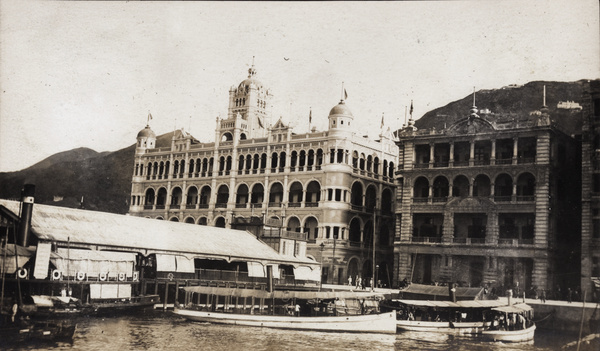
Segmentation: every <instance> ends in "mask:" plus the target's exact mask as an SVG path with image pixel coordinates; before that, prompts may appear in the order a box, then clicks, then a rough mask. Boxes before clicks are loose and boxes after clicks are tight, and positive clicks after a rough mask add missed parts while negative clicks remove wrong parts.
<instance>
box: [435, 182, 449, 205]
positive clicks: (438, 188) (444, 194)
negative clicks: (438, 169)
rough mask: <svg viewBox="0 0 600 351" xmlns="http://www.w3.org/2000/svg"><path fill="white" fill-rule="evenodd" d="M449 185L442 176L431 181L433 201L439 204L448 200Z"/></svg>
mask: <svg viewBox="0 0 600 351" xmlns="http://www.w3.org/2000/svg"><path fill="white" fill-rule="evenodd" d="M449 189H450V185H449V183H448V179H446V177H444V176H438V177H436V178H435V179H434V180H433V201H437V202H441V201H446V200H447V199H448V194H449Z"/></svg>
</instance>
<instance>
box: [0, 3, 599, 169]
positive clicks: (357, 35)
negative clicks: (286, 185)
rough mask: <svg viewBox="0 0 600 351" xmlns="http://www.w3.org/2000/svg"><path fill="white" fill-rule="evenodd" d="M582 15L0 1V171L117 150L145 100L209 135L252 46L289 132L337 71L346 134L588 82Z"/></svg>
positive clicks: (163, 115) (168, 121)
mask: <svg viewBox="0 0 600 351" xmlns="http://www.w3.org/2000/svg"><path fill="white" fill-rule="evenodd" d="M598 15H599V10H598V1H597V0H568V1H562V0H552V1H464V2H463V1H435V2H427V1H416V2H369V3H363V2H291V3H290V2H204V1H202V2H158V1H153V2H136V1H132V2H119V1H108V2H86V1H77V2H70V1H69V2H63V1H12V0H2V1H1V2H0V29H1V32H0V88H1V90H0V171H14V170H19V169H22V168H25V167H28V166H30V165H32V164H34V163H36V162H38V161H40V160H42V159H44V158H46V157H48V156H50V155H52V154H55V153H57V152H61V151H66V150H70V149H73V148H77V147H82V146H83V147H89V148H92V149H94V150H96V151H115V150H118V149H121V148H123V147H126V146H129V145H131V144H133V143H134V142H135V137H136V135H137V132H138V131H139V130H140V129H142V128H143V127H144V126H145V124H146V118H147V116H148V112H149V111H150V112H151V113H152V116H153V120H152V121H151V122H150V124H151V127H152V128H153V129H154V131H155V132H156V133H157V134H162V133H166V132H169V131H172V130H173V129H174V128H182V127H183V128H185V130H188V131H190V132H191V133H192V134H193V135H194V136H195V137H196V138H198V139H200V140H201V141H205V142H209V141H213V140H214V128H215V118H216V117H217V116H219V115H221V116H226V115H227V103H228V90H229V88H230V87H231V86H232V85H237V84H238V83H239V82H241V81H242V80H243V79H245V78H246V76H247V70H248V67H249V66H250V65H251V64H252V58H253V57H255V59H254V60H255V61H254V62H255V68H256V71H257V78H258V79H259V80H260V81H262V82H263V84H264V85H267V86H269V87H270V88H271V91H272V92H273V94H274V100H273V101H272V103H273V107H272V109H271V111H272V113H271V115H272V121H273V123H274V122H275V121H276V120H277V119H278V118H279V117H280V116H281V117H282V118H283V120H284V122H287V123H290V124H292V125H293V126H295V131H296V132H305V131H307V130H308V114H309V110H310V109H311V108H312V120H313V125H316V126H317V127H318V128H319V129H321V130H322V129H324V128H325V127H326V121H327V115H328V113H329V110H330V109H331V108H332V107H333V106H334V105H336V104H337V102H338V101H339V99H340V95H341V91H342V82H344V88H345V89H346V91H347V93H348V99H347V100H346V103H347V105H348V107H349V108H350V109H351V110H352V112H353V114H354V118H355V123H354V126H355V128H357V132H359V133H363V134H370V135H371V136H375V135H376V134H377V133H378V132H379V126H380V121H381V116H382V114H385V124H386V128H387V127H390V128H398V127H399V126H400V125H401V124H402V123H403V122H404V118H405V107H406V106H407V105H410V100H411V99H413V100H414V116H415V118H417V117H420V116H421V115H423V114H424V113H426V112H427V111H429V110H431V109H434V108H437V107H440V106H444V105H446V104H447V103H449V102H451V101H454V100H457V99H460V98H463V97H464V96H466V95H468V94H470V93H471V92H472V90H473V87H476V89H477V90H479V89H493V88H500V87H502V86H505V85H508V84H524V83H527V82H529V81H533V80H558V81H574V80H579V79H593V78H599V77H600V67H599V65H600V63H599V62H600V37H599V24H598ZM540 101H541V100H540ZM484 107H485V106H480V108H484ZM466 112H467V111H465V113H466Z"/></svg>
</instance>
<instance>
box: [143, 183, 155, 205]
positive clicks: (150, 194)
mask: <svg viewBox="0 0 600 351" xmlns="http://www.w3.org/2000/svg"><path fill="white" fill-rule="evenodd" d="M153 205H154V189H152V188H149V189H146V200H145V202H144V209H146V210H150V209H152V206H153Z"/></svg>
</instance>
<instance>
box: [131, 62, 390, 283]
mask: <svg viewBox="0 0 600 351" xmlns="http://www.w3.org/2000/svg"><path fill="white" fill-rule="evenodd" d="M271 97H272V94H271V91H270V90H269V89H268V88H267V87H266V86H265V85H263V84H262V83H261V82H260V81H259V80H257V78H256V70H255V69H254V66H252V67H251V68H250V69H249V74H248V78H247V79H245V80H243V81H242V82H241V83H239V84H238V85H235V86H233V87H231V89H230V90H229V105H228V113H227V117H226V118H224V119H220V118H217V127H216V130H215V139H214V141H213V142H210V143H202V142H200V141H198V140H196V139H195V138H194V137H193V136H192V135H190V134H188V133H186V132H184V131H183V130H179V131H176V132H175V135H174V137H173V139H172V143H171V146H170V147H168V148H156V145H155V142H156V136H155V134H154V132H153V131H152V130H151V128H150V127H149V126H146V128H144V129H143V130H142V131H140V132H139V134H138V136H137V148H136V151H135V168H134V172H133V177H132V192H131V206H130V210H129V213H130V214H131V215H135V216H143V217H148V218H156V219H164V220H169V221H180V222H185V223H190V225H192V224H196V225H208V226H215V227H226V228H237V229H246V230H248V231H250V232H252V233H253V234H255V235H256V236H257V237H259V238H260V239H261V240H263V241H265V242H267V243H269V244H270V245H271V246H272V247H273V248H275V249H276V250H277V251H278V252H280V253H281V254H284V255H291V256H295V255H300V256H303V255H304V254H305V253H306V255H307V256H309V257H311V258H314V259H315V260H317V261H319V262H321V263H322V266H323V267H322V272H323V273H322V274H323V275H322V277H321V279H322V281H323V282H328V283H346V282H347V279H348V276H351V277H352V279H353V280H354V279H355V277H356V276H361V277H362V278H364V279H367V278H371V277H372V276H373V268H375V269H376V270H377V273H376V276H377V278H376V280H381V281H382V284H386V285H388V286H389V285H390V284H391V281H390V280H391V267H392V262H393V248H392V242H393V233H394V226H395V224H394V215H393V213H394V199H395V197H396V184H395V182H394V174H395V171H396V165H397V160H398V147H397V145H396V144H395V142H394V140H393V135H392V134H391V133H390V132H389V131H388V132H382V133H381V134H380V136H379V137H380V139H379V140H370V139H368V138H365V137H362V136H359V135H357V134H355V133H354V131H353V129H352V127H353V122H354V116H353V115H352V113H351V112H350V109H349V107H348V106H347V105H346V102H345V99H342V100H341V101H340V102H339V103H338V104H337V105H335V106H334V107H333V108H332V109H331V111H330V112H329V116H328V117H327V118H328V129H327V130H326V131H316V130H313V131H312V132H309V133H303V134H296V133H294V132H293V131H292V128H290V127H289V126H288V125H286V124H285V123H284V122H283V120H282V119H281V118H280V119H279V120H277V121H274V122H273V121H271V120H270V116H269V113H268V112H267V108H268V107H269V106H270V100H271ZM311 118H312V116H311ZM215 235H217V234H215ZM374 256H375V260H373V257H374Z"/></svg>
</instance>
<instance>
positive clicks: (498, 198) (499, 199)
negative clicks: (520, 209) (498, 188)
mask: <svg viewBox="0 0 600 351" xmlns="http://www.w3.org/2000/svg"><path fill="white" fill-rule="evenodd" d="M511 198H512V196H510V195H508V196H501V195H495V196H494V201H496V202H510V200H511Z"/></svg>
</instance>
